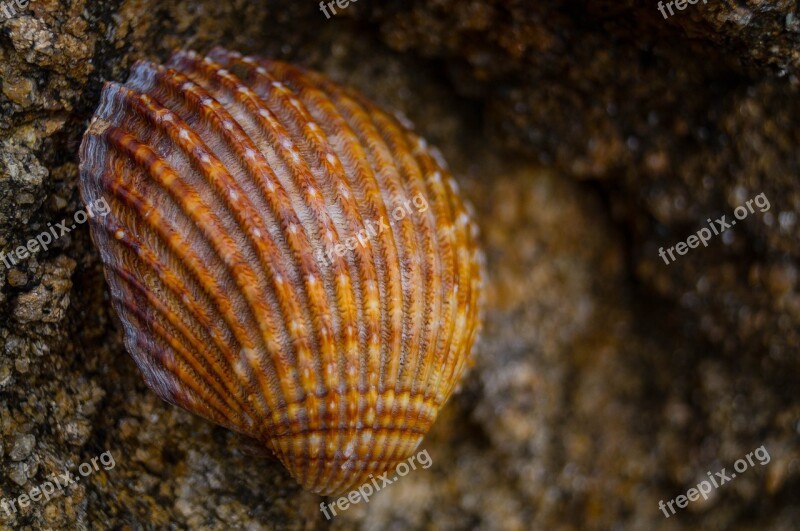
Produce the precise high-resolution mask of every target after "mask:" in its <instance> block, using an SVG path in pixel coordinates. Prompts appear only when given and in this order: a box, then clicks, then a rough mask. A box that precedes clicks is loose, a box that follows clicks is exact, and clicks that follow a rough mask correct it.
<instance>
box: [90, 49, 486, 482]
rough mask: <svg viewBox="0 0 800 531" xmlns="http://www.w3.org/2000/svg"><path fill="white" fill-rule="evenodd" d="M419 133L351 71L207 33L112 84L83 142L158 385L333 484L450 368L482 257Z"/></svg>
mask: <svg viewBox="0 0 800 531" xmlns="http://www.w3.org/2000/svg"><path fill="white" fill-rule="evenodd" d="M438 160H440V157H437V156H436V154H434V153H432V152H431V151H430V150H429V149H428V148H427V146H426V143H425V141H424V140H422V139H421V138H419V137H418V136H417V135H415V134H414V133H412V132H411V131H409V130H408V129H407V128H406V127H404V126H403V125H402V124H400V123H399V122H398V120H397V119H396V118H394V117H393V116H391V115H389V114H387V113H385V112H383V111H381V110H380V109H378V108H376V107H375V105H373V104H372V103H370V102H369V101H367V100H366V99H364V98H363V97H362V96H360V95H359V94H357V93H355V92H353V91H352V90H349V89H345V88H342V87H340V86H338V85H335V84H334V83H332V82H331V81H329V80H327V79H326V78H324V77H322V76H321V75H319V74H316V73H313V72H310V71H306V70H303V69H301V68H298V67H296V66H292V65H289V64H285V63H281V62H277V61H270V60H264V59H259V58H253V57H242V55H241V54H238V53H234V52H229V51H226V50H223V49H220V48H217V49H214V50H212V52H211V53H210V54H209V55H208V57H205V58H204V57H201V56H198V55H197V54H195V53H194V52H186V51H179V52H176V53H175V54H174V55H173V56H172V57H171V58H170V61H169V62H168V63H167V66H159V65H155V64H152V63H148V62H139V63H137V64H136V65H135V66H134V67H133V70H132V72H131V75H130V77H129V78H128V81H127V82H126V83H125V84H124V85H119V84H117V83H108V84H106V86H105V87H104V89H103V93H102V98H101V102H100V105H99V107H98V109H97V111H96V113H95V116H94V118H93V120H92V124H91V126H90V127H89V130H88V131H87V132H86V135H85V136H84V139H83V144H82V146H81V193H82V195H83V199H84V201H85V202H86V204H92V203H94V202H96V201H102V200H103V199H105V200H106V201H107V203H108V205H109V206H110V213H109V214H107V215H106V216H104V217H102V216H96V217H94V218H92V237H93V239H94V241H95V243H96V245H97V247H98V248H99V249H100V253H101V256H102V260H103V263H104V265H105V274H106V279H107V281H108V284H109V288H110V292H111V297H112V299H113V303H114V307H115V309H116V311H117V313H118V314H119V316H120V318H121V320H122V323H123V325H124V329H125V345H126V347H127V349H128V351H129V352H130V353H131V355H132V356H133V359H134V360H135V361H136V363H137V365H138V366H139V368H140V370H141V371H142V373H143V375H144V378H145V381H146V382H147V384H148V385H149V386H150V387H151V388H152V389H153V390H154V391H156V393H158V394H159V395H160V396H161V397H162V398H163V399H164V400H167V401H169V402H171V403H173V404H176V405H179V406H181V407H183V408H185V409H187V410H189V411H191V412H193V413H196V414H198V415H201V416H203V417H205V418H207V419H209V420H211V421H213V422H216V423H217V424H220V425H222V426H226V427H228V428H230V429H232V430H236V431H238V432H241V433H244V434H246V435H249V436H251V437H254V438H257V439H258V440H260V441H262V442H263V443H264V444H265V445H266V446H267V447H268V448H269V449H270V450H271V451H272V452H273V453H274V454H275V456H276V457H277V458H278V459H279V460H280V461H281V462H282V463H283V465H284V466H285V467H286V468H287V469H288V470H289V472H290V473H291V475H292V476H293V477H294V478H296V479H297V481H299V482H300V483H301V484H302V485H303V486H304V487H305V488H307V489H309V490H311V491H313V492H317V493H320V494H332V493H340V492H344V491H347V490H349V489H352V488H354V487H356V486H358V485H360V484H362V483H364V482H366V481H368V480H369V475H370V474H373V475H380V474H382V473H383V472H385V471H388V470H392V469H393V468H394V467H395V466H396V465H397V464H398V463H399V462H401V461H402V460H404V459H405V458H407V457H408V456H409V455H411V454H412V453H413V451H414V450H415V449H416V447H417V445H419V443H420V442H421V440H422V438H423V436H424V435H425V433H426V432H427V431H428V429H429V428H430V426H431V424H432V423H433V421H434V419H435V418H436V415H437V414H438V412H439V410H440V408H441V407H442V405H443V404H444V403H445V402H446V401H447V399H448V398H449V397H450V395H451V394H452V393H453V390H454V388H455V386H456V384H457V383H458V382H459V380H460V378H461V376H462V373H463V372H464V368H465V365H466V364H467V360H468V357H469V354H470V351H471V348H472V345H473V342H474V338H475V334H476V332H477V328H478V322H479V318H478V296H479V291H480V289H481V278H482V274H481V271H482V263H483V258H482V255H481V253H480V251H479V249H478V247H477V242H476V236H477V228H476V226H475V224H474V223H473V222H472V221H471V219H470V217H469V215H468V213H467V210H466V208H465V205H464V203H463V202H462V201H461V200H460V199H459V197H458V194H457V188H456V184H455V181H454V180H453V179H452V177H451V176H450V175H449V174H448V172H447V171H446V169H445V168H444V167H443V165H444V163H443V162H442V163H440V162H438Z"/></svg>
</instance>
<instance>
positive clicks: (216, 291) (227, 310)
mask: <svg viewBox="0 0 800 531" xmlns="http://www.w3.org/2000/svg"><path fill="white" fill-rule="evenodd" d="M108 143H109V145H110V147H112V148H114V149H117V148H119V149H121V150H122V152H123V154H124V153H127V154H129V155H130V156H131V158H132V160H134V161H137V163H139V164H143V163H145V161H146V160H147V159H149V156H147V157H145V158H142V157H141V156H140V157H138V160H137V150H140V149H141V151H138V152H139V153H140V155H141V153H142V151H144V152H146V151H147V150H148V149H149V148H146V147H144V146H143V145H141V144H139V143H138V141H136V140H133V139H132V137H131V138H129V139H127V140H126V137H125V133H122V132H121V130H119V129H117V128H110V129H109V133H108ZM132 143H136V144H135V147H134V145H133V144H132ZM147 168H148V166H144V169H147ZM161 170H162V171H173V170H172V169H171V168H169V166H168V165H167V164H166V163H163V164H162V166H161ZM174 182H176V181H175V180H173V183H174ZM115 185H116V188H115V189H109V190H108V191H109V192H110V193H111V194H112V195H113V196H115V197H118V198H120V199H122V200H128V201H130V202H131V205H132V208H134V211H136V210H137V208H136V207H135V205H136V204H139V205H141V204H143V203H144V201H143V200H142V199H141V198H140V197H138V194H137V193H136V192H134V191H132V190H130V189H126V188H125V187H123V186H122V184H121V183H115ZM173 192H174V190H173ZM180 196H181V194H180V193H177V197H178V198H179V199H180ZM139 208H141V206H140V207H139ZM151 212H152V213H151V215H149V216H147V217H146V218H145V219H144V222H145V223H146V224H147V225H148V226H149V227H150V229H152V230H155V231H156V232H158V233H160V238H161V240H162V242H163V243H164V244H165V245H166V246H167V247H170V248H171V249H172V252H173V253H174V255H175V256H180V257H183V259H184V263H186V265H187V266H188V269H189V270H190V271H192V272H193V276H194V278H195V282H197V284H199V285H201V286H203V288H204V289H205V290H206V293H208V294H209V295H210V296H211V297H212V300H214V301H215V304H216V305H217V307H218V308H219V310H220V312H221V317H222V318H223V319H224V320H225V321H226V322H227V324H228V326H230V327H231V330H232V331H233V332H234V335H235V336H236V337H237V339H238V341H239V343H240V346H241V348H242V349H243V350H253V349H254V348H255V343H254V342H253V341H252V340H253V338H252V337H251V336H250V335H249V334H248V333H247V332H246V329H245V328H244V327H243V326H241V324H238V323H237V319H236V314H235V312H234V310H233V307H232V305H231V304H230V303H229V301H228V297H227V296H225V295H224V293H223V290H222V288H221V286H220V285H219V283H218V282H217V279H216V277H215V276H213V275H212V273H211V272H210V271H209V269H208V268H207V267H206V266H205V265H204V264H203V261H202V259H200V258H199V257H198V256H197V255H196V253H194V252H193V251H192V248H191V246H190V245H189V244H188V243H187V242H186V241H185V239H184V237H183V236H182V235H180V233H179V232H178V231H177V230H176V229H174V227H172V224H171V222H168V221H166V220H164V219H163V218H162V217H160V216H159V215H158V213H157V210H154V209H153V210H151ZM139 214H140V215H141V214H142V211H141V210H139ZM202 226H203V224H202V223H198V228H199V227H202ZM167 229H169V230H167ZM199 279H204V280H205V282H200V280H199ZM267 405H268V407H269V409H270V411H272V412H273V415H274V414H276V413H277V412H278V411H280V410H279V409H278V408H277V407H276V406H273V405H272V404H267Z"/></svg>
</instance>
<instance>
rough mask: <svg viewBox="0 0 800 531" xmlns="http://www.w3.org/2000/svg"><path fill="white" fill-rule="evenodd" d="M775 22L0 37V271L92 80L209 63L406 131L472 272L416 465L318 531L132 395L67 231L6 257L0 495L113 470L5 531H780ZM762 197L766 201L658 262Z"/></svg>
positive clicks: (787, 394) (452, 11) (785, 512)
mask: <svg viewBox="0 0 800 531" xmlns="http://www.w3.org/2000/svg"><path fill="white" fill-rule="evenodd" d="M795 11H796V6H795V5H794V4H793V3H791V2H756V1H748V2H744V3H738V4H736V5H734V4H733V2H729V1H719V2H709V3H708V4H703V3H702V2H700V3H698V4H695V5H689V6H688V7H687V8H686V10H684V11H681V12H680V13H678V14H676V15H675V16H673V17H671V18H670V19H668V20H664V19H663V18H662V16H661V15H660V14H659V12H658V10H657V8H656V3H647V4H641V5H639V4H638V3H634V2H633V1H632V0H624V1H623V2H610V1H603V2H566V1H563V0H545V1H543V2H537V3H531V2H523V1H522V0H480V1H479V0H466V1H463V0H458V1H456V0H437V1H435V2H434V1H431V0H411V1H405V0H404V1H399V0H394V1H388V2H375V1H373V0H361V1H360V2H358V3H356V4H353V5H351V6H350V7H348V8H347V9H345V10H342V11H341V12H340V13H339V14H337V15H336V16H334V17H332V18H331V19H330V20H327V19H326V18H325V16H324V15H323V14H322V13H321V12H320V11H319V9H318V6H317V5H315V4H314V3H313V2H309V3H305V2H302V3H301V2H288V1H285V2H284V1H281V2H270V3H266V2H248V1H244V0H234V1H233V2H223V3H217V2H212V1H211V0H205V1H197V0H193V1H189V2H181V3H179V5H171V4H170V3H166V2H157V1H156V0H128V1H121V2H106V1H97V2H85V1H80V0H65V1H62V2H56V1H55V0H35V1H34V2H32V3H31V4H30V6H29V7H27V8H25V9H24V10H22V12H20V13H19V14H18V15H17V16H15V17H14V18H12V19H10V20H6V19H4V18H0V252H3V253H9V252H10V251H12V250H13V249H16V248H17V247H18V246H20V245H25V243H26V242H27V241H28V240H29V239H30V238H31V237H33V236H35V235H37V234H39V233H40V232H42V231H44V230H46V229H47V224H48V223H56V222H58V221H61V220H62V219H69V218H70V217H71V216H72V215H73V213H74V212H75V211H76V210H78V209H80V208H81V205H80V203H79V201H78V195H77V191H76V184H77V166H76V156H77V147H78V144H79V142H80V137H81V135H82V133H83V130H84V129H85V126H86V124H87V121H88V118H89V116H90V115H91V113H92V112H93V111H94V108H95V106H96V104H97V101H98V96H99V92H100V88H101V86H102V81H103V80H105V79H115V80H118V81H119V80H123V79H125V77H127V70H128V68H129V67H130V65H131V64H132V63H133V62H134V61H135V60H137V59H139V58H145V57H146V58H148V59H151V60H157V61H162V60H163V59H164V58H165V57H166V56H167V55H168V53H169V51H170V50H171V49H172V48H175V47H187V46H189V47H193V48H196V49H200V50H203V51H205V50H207V49H208V48H210V47H211V46H212V45H213V44H218V43H220V44H224V45H225V46H227V47H228V48H232V49H239V50H242V51H244V52H255V53H262V54H266V55H271V56H274V57H277V58H280V59H287V60H291V61H294V62H298V63H300V64H304V65H307V66H310V67H314V68H318V69H320V70H322V71H324V72H326V73H327V74H328V75H330V76H331V77H333V78H334V79H336V80H339V81H343V82H346V83H349V84H352V85H354V86H356V87H357V88H359V89H360V90H362V91H364V92H365V93H366V94H367V95H369V96H371V97H373V98H374V99H376V100H377V101H378V102H379V103H381V104H383V105H384V106H385V107H388V108H391V109H397V110H399V111H401V112H403V113H404V114H405V115H406V116H408V117H409V118H410V119H411V120H412V121H413V122H414V123H415V124H416V126H417V130H418V131H419V132H421V133H422V134H423V135H424V136H426V137H427V138H428V139H429V140H431V141H432V142H433V143H435V144H438V145H439V146H440V147H441V149H442V151H443V152H444V154H445V156H446V158H447V160H448V161H449V162H450V164H451V166H452V169H453V173H454V174H455V175H457V176H459V179H460V184H461V187H462V188H463V189H464V194H465V195H466V196H467V197H468V198H470V199H471V200H473V202H474V203H475V204H476V208H477V211H478V219H479V221H480V224H481V226H482V232H483V238H484V242H485V247H486V251H487V255H488V261H489V277H490V280H491V287H490V297H489V305H488V312H487V320H486V328H485V332H484V334H483V340H482V343H481V346H480V348H479V349H478V351H477V353H478V356H477V363H476V366H475V367H474V368H473V370H472V371H471V372H470V374H469V378H468V379H467V381H466V382H465V384H464V386H463V390H462V393H461V394H460V395H457V396H456V397H455V398H454V399H453V400H452V401H451V403H450V405H449V406H447V407H446V408H445V409H444V410H443V412H442V414H441V418H440V419H439V420H438V421H437V423H436V425H435V428H434V430H433V432H432V433H431V434H430V436H429V437H428V438H426V441H425V443H423V447H424V448H425V449H426V450H428V452H429V453H430V456H431V458H432V460H433V465H432V466H431V467H430V468H427V469H422V470H415V471H413V472H411V473H409V474H408V476H406V477H404V478H401V479H399V480H398V481H397V482H396V483H393V484H392V485H390V486H387V487H386V489H385V491H384V492H380V493H379V494H378V495H376V496H374V497H373V498H372V499H371V501H370V502H369V503H368V504H364V503H361V504H357V505H354V506H352V507H351V508H350V509H348V510H347V511H344V512H343V513H342V514H341V515H340V516H337V517H336V518H335V519H334V520H333V521H332V522H330V523H328V522H326V520H325V518H324V516H322V514H321V513H320V512H319V502H320V501H322V500H321V499H320V498H317V497H315V496H312V495H310V494H306V493H302V492H300V491H299V490H298V489H297V488H296V487H295V486H294V485H293V482H292V481H291V480H290V479H289V478H288V476H286V475H285V474H284V473H283V472H282V471H281V468H280V466H278V465H277V464H276V463H273V462H271V461H268V460H264V459H263V458H261V457H258V458H256V457H253V456H251V455H250V453H248V452H249V451H250V450H249V449H248V448H249V445H248V444H247V443H246V441H241V440H240V439H239V438H238V437H237V436H235V435H233V434H231V433H228V432H226V431H225V430H222V429H220V428H215V427H213V426H211V425H209V424H208V423H207V422H204V421H201V420H200V419H197V418H194V417H191V416H189V415H188V414H186V413H184V412H182V411H180V410H178V409H176V408H174V407H171V406H169V405H167V404H165V403H163V402H162V401H160V400H159V399H158V398H157V397H155V395H154V394H153V393H152V392H150V391H148V390H147V389H146V388H145V386H144V384H143V383H141V381H140V377H139V375H138V373H137V371H136V369H135V367H134V364H133V362H132V361H131V360H130V359H129V358H128V356H127V354H125V352H124V349H123V348H122V344H121V330H120V329H119V327H118V325H117V324H116V321H115V317H114V316H113V314H112V313H111V311H110V309H109V304H108V300H107V298H106V295H105V291H104V290H105V286H104V281H103V279H102V272H101V269H100V267H99V264H98V257H97V254H96V251H95V250H94V249H93V248H92V247H91V245H90V242H89V238H88V231H87V230H86V228H85V227H81V228H78V229H76V230H75V231H73V232H71V233H70V234H67V235H65V236H63V237H61V238H59V239H58V240H57V241H56V242H55V243H54V244H53V246H52V247H51V248H50V249H48V250H47V251H44V252H39V253H37V254H36V255H35V256H33V257H30V258H27V259H24V260H21V261H20V262H19V263H18V264H16V265H14V267H13V268H11V269H9V268H7V267H6V266H5V265H0V449H2V450H1V451H0V498H10V497H12V496H13V497H16V496H19V495H20V494H23V493H25V492H28V491H29V490H30V489H31V488H33V487H34V486H36V485H39V484H41V483H42V482H44V481H46V480H47V478H49V477H51V476H52V475H55V474H61V473H63V472H64V471H65V470H72V471H73V473H74V470H75V469H76V467H77V466H78V465H80V464H81V463H84V462H86V461H89V460H91V458H93V457H95V456H97V455H99V454H100V453H101V452H103V451H105V450H110V451H111V452H113V455H114V458H115V460H116V465H115V466H114V468H112V469H110V470H104V469H102V468H101V469H100V470H98V471H96V472H95V473H93V474H92V475H90V476H88V477H86V478H81V481H80V482H78V483H77V484H76V485H74V486H72V487H69V488H68V489H67V490H66V491H64V492H61V493H59V495H57V496H55V497H54V498H53V499H52V500H50V501H49V502H47V503H44V502H34V503H32V504H30V505H28V506H27V507H25V508H23V509H21V510H20V511H19V512H18V513H16V514H15V515H13V517H12V518H10V519H9V518H6V515H5V513H4V512H3V511H2V509H1V508H0V522H2V525H4V526H9V527H11V528H14V529H16V528H21V529H33V528H39V527H45V528H46V527H50V528H53V529H61V528H79V529H83V528H92V527H115V526H116V527H120V526H132V527H134V528H135V527H142V526H143V527H166V526H169V525H172V526H174V527H200V528H209V529H228V528H250V529H261V528H263V529H268V528H291V529H301V528H302V529H306V528H324V527H329V526H332V527H335V528H340V529H347V528H352V527H354V526H357V527H362V528H365V529H385V528H392V529H418V528H425V527H439V528H448V529H467V528H476V527H479V528H485V529H527V528H530V527H531V526H533V527H536V528H548V529H549V528H559V529H608V528H625V529H654V528H662V529H682V528H703V529H713V528H716V529H754V528H758V529H793V528H794V527H795V525H794V524H795V522H797V521H800V509H798V507H800V499H798V493H800V488H798V487H800V466H799V465H798V463H800V459H798V457H799V456H800V443H799V442H798V441H799V440H800V406H798V403H797V398H796V394H797V393H796V389H797V386H798V383H800V382H798V380H799V379H800V370H799V369H800V360H799V359H798V351H799V348H798V347H800V281H799V280H798V263H799V262H800V261H799V260H798V258H800V256H799V255H800V245H799V244H800V230H799V229H798V223H800V220H798V216H800V185H798V180H797V175H798V174H799V173H800V162H799V161H800V159H798V157H797V154H796V153H797V152H796V149H797V145H798V140H800V139H798V132H797V128H796V127H795V126H794V124H795V123H796V122H797V119H796V118H798V117H800V106H798V103H797V101H798V98H797V90H798V88H797V85H798V82H797V79H798V66H799V65H800V62H799V58H800V51H798V39H799V38H800V33H798V30H799V29H800V23H798V19H797V16H798V15H797V13H796V12H795ZM762 192H763V193H764V194H765V195H766V197H768V198H769V200H770V209H769V210H768V211H767V212H764V213H760V212H758V211H757V212H758V213H756V214H753V215H752V216H750V217H748V219H746V220H743V221H742V222H740V223H739V224H737V225H736V226H735V227H733V228H731V229H730V230H729V231H726V233H724V234H723V236H722V237H717V238H715V239H713V240H711V241H709V245H708V247H702V246H701V247H699V248H697V249H692V250H691V251H690V252H689V253H688V254H687V255H686V256H681V257H680V258H679V260H677V261H676V262H675V263H672V264H670V265H666V264H665V263H664V262H663V261H662V260H661V258H659V256H658V249H659V247H669V246H673V245H675V244H676V243H677V242H679V241H681V240H685V239H686V238H687V237H688V236H689V235H691V234H693V233H694V232H696V231H697V230H699V229H700V228H701V227H703V226H706V225H707V224H706V222H705V220H706V219H707V218H714V219H716V218H718V217H720V216H721V215H724V214H727V215H728V217H729V218H730V217H731V212H732V211H733V209H734V208H735V207H736V206H738V205H740V204H742V203H743V202H744V201H745V200H747V199H749V198H752V197H754V196H755V195H757V194H759V193H762ZM0 259H2V257H0ZM30 436H32V437H33V441H34V445H33V447H32V448H31V450H30V453H28V455H27V456H24V457H21V460H19V461H15V460H14V459H13V457H12V455H11V454H12V452H13V451H14V449H15V448H16V447H17V441H18V440H19V441H21V440H23V438H24V440H25V441H30V440H31V439H30ZM20 444H22V443H20ZM762 444H763V445H764V446H765V447H766V449H767V450H768V451H769V453H770V456H771V460H770V462H769V464H767V465H764V466H756V467H754V468H753V469H752V470H747V471H746V472H745V473H743V474H740V475H739V476H737V477H736V478H735V479H734V480H733V481H732V482H731V483H730V484H726V485H724V486H722V487H721V488H720V489H717V490H714V492H713V494H712V495H711V496H710V497H709V499H708V500H707V501H704V502H702V503H701V502H700V501H698V502H692V503H690V504H689V507H688V508H686V509H683V510H681V511H680V512H679V513H678V515H676V516H674V517H671V518H670V519H668V520H666V519H664V516H663V514H662V513H661V512H660V511H659V509H658V501H659V500H662V499H663V500H665V501H667V500H669V499H671V498H674V497H676V496H677V495H679V494H685V493H686V491H687V490H688V489H689V488H691V487H693V486H694V485H696V484H697V482H698V481H701V480H702V479H703V478H704V477H705V472H706V471H712V472H713V471H718V470H720V469H722V468H723V467H727V469H728V470H729V471H730V470H731V468H732V466H733V463H734V462H735V461H736V460H737V459H739V458H742V457H744V456H745V455H746V454H747V453H748V452H750V451H752V450H753V449H754V448H757V447H759V446H761V445H762ZM25 445H27V442H26V443H25ZM20 448H22V449H25V448H23V447H20ZM18 452H19V453H18V454H15V455H20V456H21V454H22V453H25V452H22V451H21V450H19V451H18Z"/></svg>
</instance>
